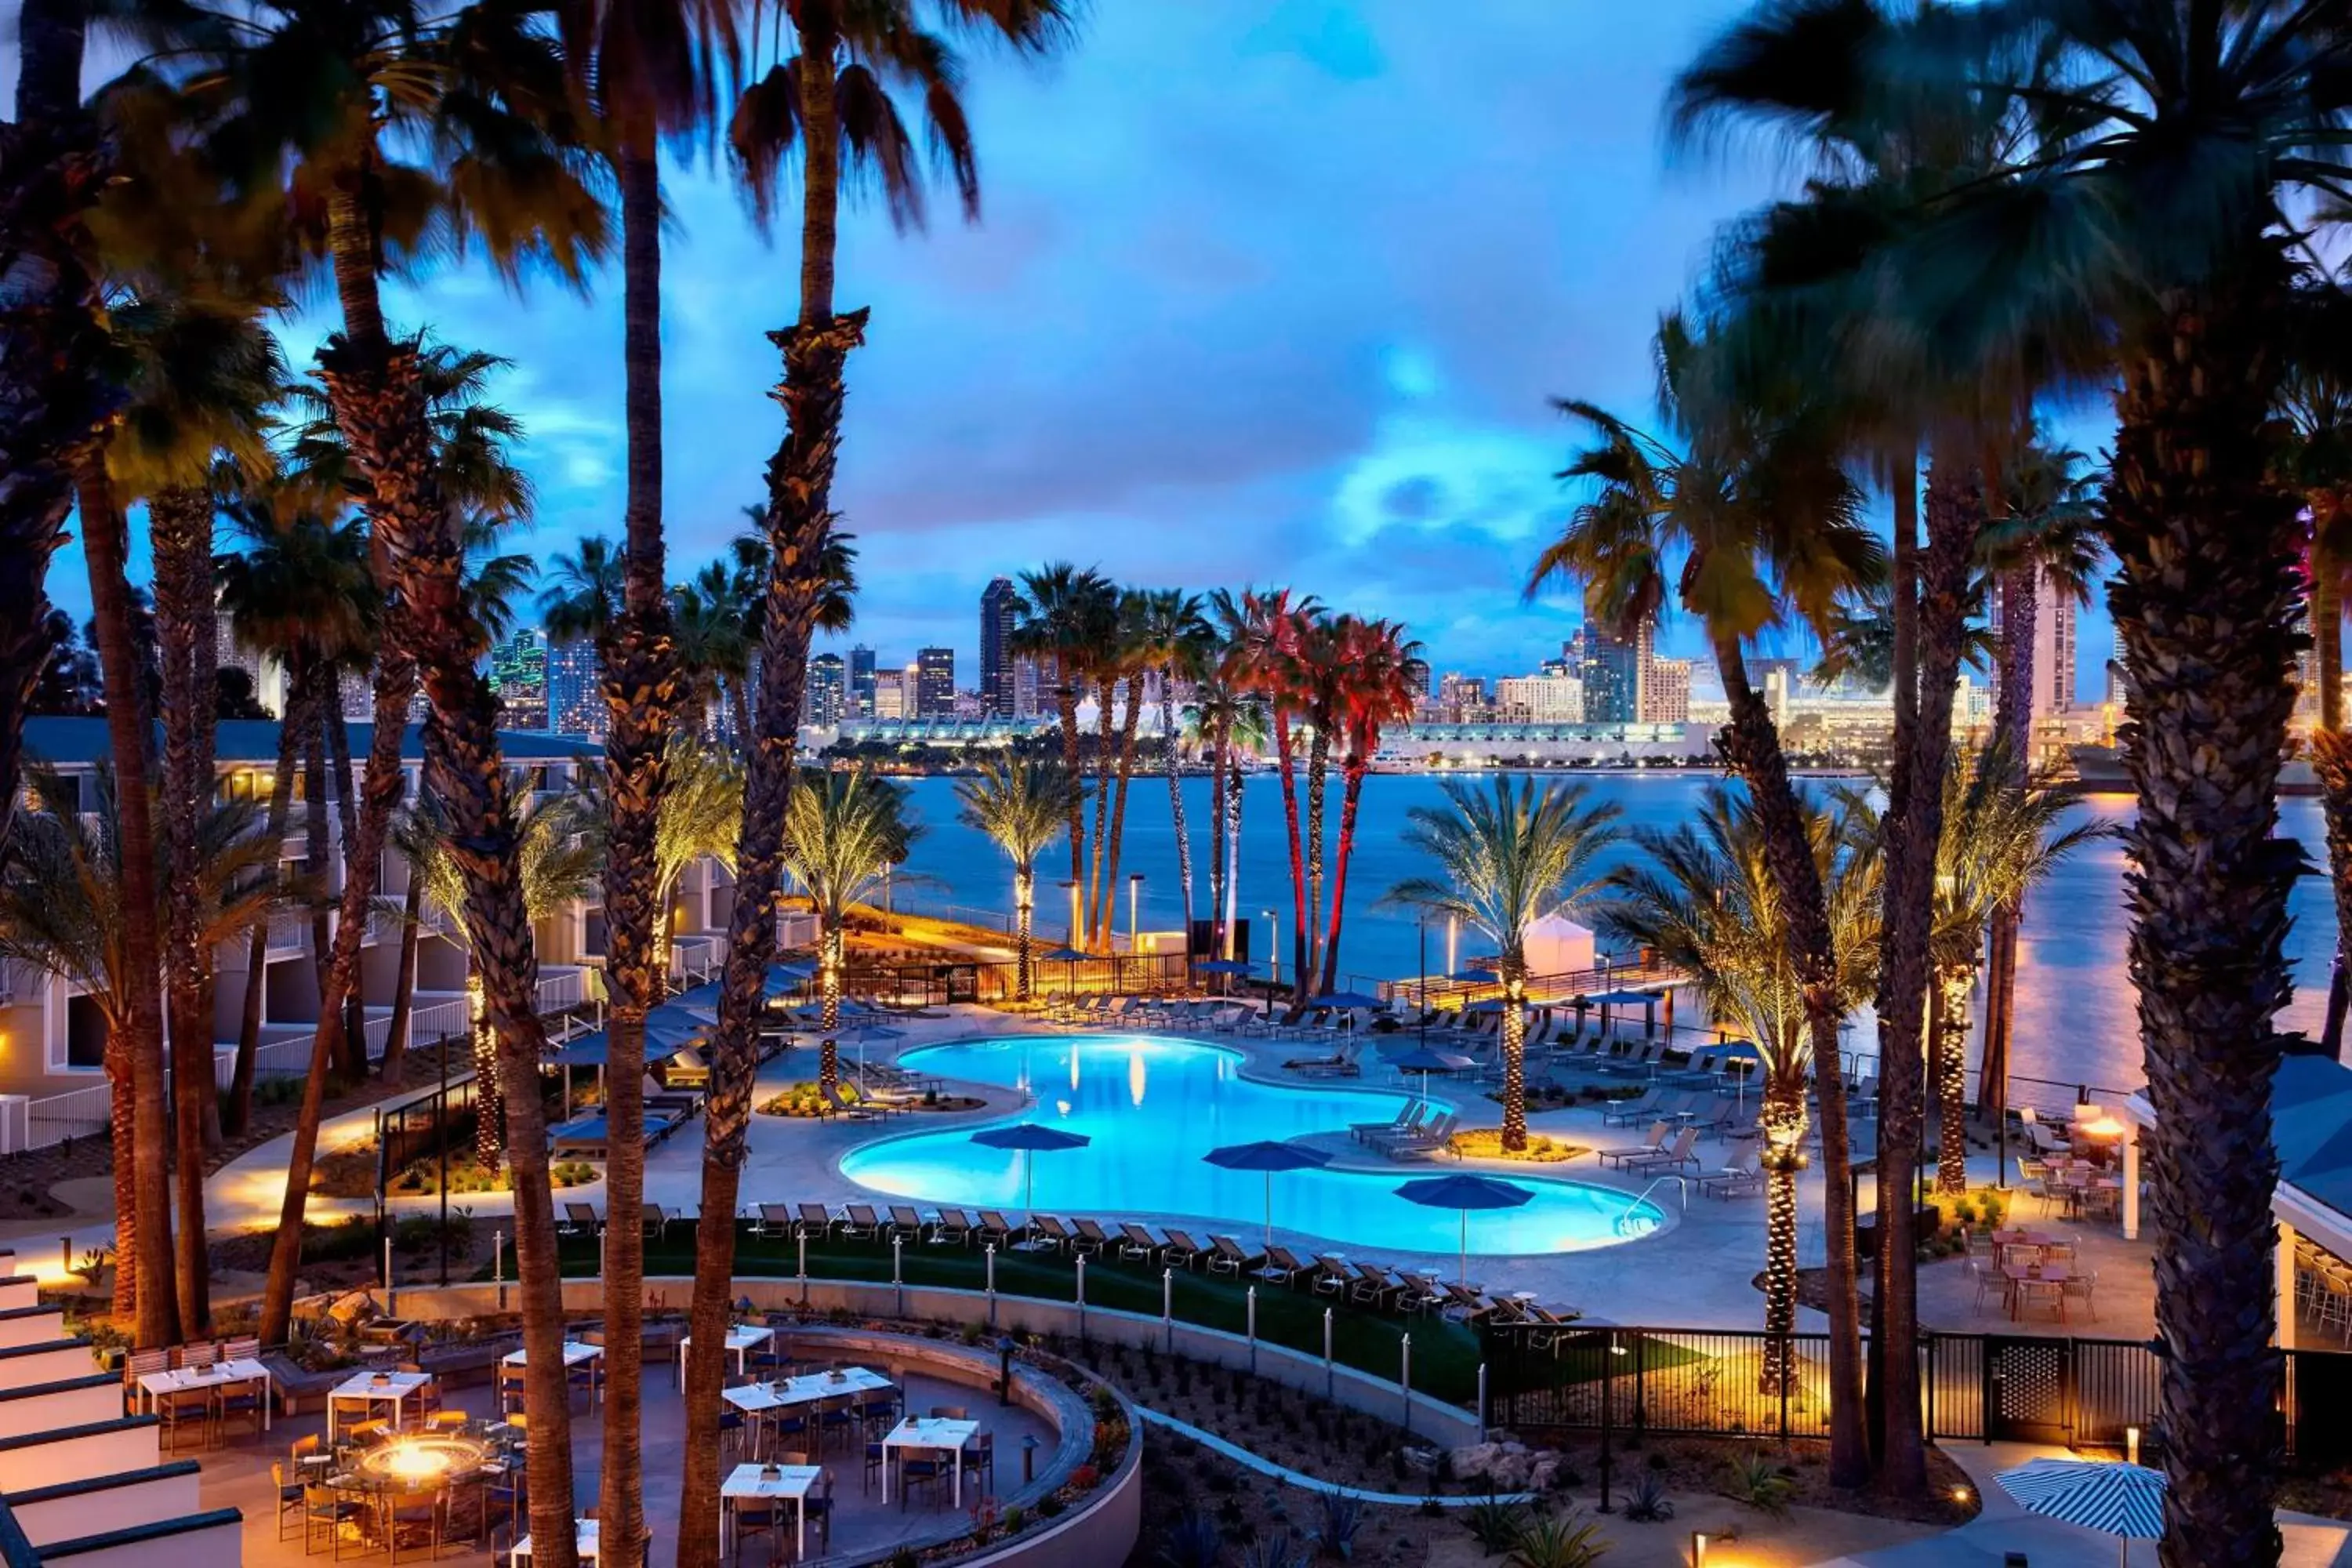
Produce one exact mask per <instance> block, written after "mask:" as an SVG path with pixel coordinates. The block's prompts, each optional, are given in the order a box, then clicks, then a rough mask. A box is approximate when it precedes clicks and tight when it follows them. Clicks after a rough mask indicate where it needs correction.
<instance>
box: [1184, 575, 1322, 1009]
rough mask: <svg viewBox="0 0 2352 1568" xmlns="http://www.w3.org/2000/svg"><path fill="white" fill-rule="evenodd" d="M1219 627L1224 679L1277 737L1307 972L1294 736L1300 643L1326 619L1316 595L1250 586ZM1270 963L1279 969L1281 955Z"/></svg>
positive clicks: (1222, 604) (1294, 924)
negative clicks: (1261, 711) (1257, 706)
mask: <svg viewBox="0 0 2352 1568" xmlns="http://www.w3.org/2000/svg"><path fill="white" fill-rule="evenodd" d="M1210 602H1211V605H1212V607H1213V611H1214V613H1215V616H1216V619H1217V623H1218V629H1219V631H1220V632H1221V633H1222V634H1223V637H1224V642H1225V657H1224V659H1223V674H1224V675H1225V678H1226V679H1229V680H1231V681H1234V683H1235V684H1237V685H1239V686H1240V687H1241V688H1242V689H1244V690H1245V691H1247V692H1249V693H1250V694H1251V695H1252V696H1254V697H1255V698H1256V699H1257V700H1259V702H1260V703H1261V704H1263V705H1264V707H1265V712H1266V716H1267V717H1268V719H1270V720H1271V721H1272V723H1273V731H1274V757H1275V765H1276V768H1277V769H1278V770H1279V772H1280V777H1281V781H1282V816H1283V827H1284V831H1285V832H1286V834H1287V836H1288V839H1289V845H1290V911H1291V936H1290V953H1291V973H1292V974H1293V976H1294V977H1297V976H1299V975H1304V974H1305V973H1307V941H1308V936H1307V925H1308V923H1309V920H1310V916H1309V912H1308V908H1307V849H1306V841H1305V839H1304V838H1303V837H1301V835H1300V833H1299V823H1298V753H1297V744H1296V739H1295V737H1294V735H1293V733H1292V731H1291V721H1292V719H1293V718H1294V717H1295V715H1296V712H1297V692H1298V685H1299V683H1298V679H1297V655H1298V644H1299V640H1300V638H1301V637H1302V636H1303V635H1304V633H1305V630H1306V628H1307V626H1311V625H1312V624H1313V623H1314V622H1315V621H1316V620H1317V619H1318V617H1320V616H1321V615H1322V614H1323V606H1322V605H1321V604H1320V603H1318V601H1317V600H1316V599H1315V597H1314V596H1313V595H1301V596H1300V597H1299V598H1298V599H1297V600H1296V601H1294V600H1293V599H1292V598H1291V596H1290V590H1289V589H1287V588H1269V589H1267V590H1265V591H1264V592H1263V593H1261V592H1259V591H1257V590H1255V589H1251V588H1244V589H1243V590H1242V591H1241V592H1240V593H1239V594H1237V595H1236V594H1231V593H1227V592H1225V591H1224V590H1223V589H1220V590H1218V592H1217V593H1216V594H1215V595H1213V598H1212V599H1211V601H1210ZM1267 957H1268V958H1269V959H1270V960H1272V961H1273V962H1275V963H1280V962H1281V960H1280V957H1279V955H1277V954H1273V953H1269V954H1267Z"/></svg>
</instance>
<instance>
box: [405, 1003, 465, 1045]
mask: <svg viewBox="0 0 2352 1568" xmlns="http://www.w3.org/2000/svg"><path fill="white" fill-rule="evenodd" d="M466 1013H467V1008H466V999H465V998H464V997H463V996H452V997H450V998H449V999H448V1000H447V1001H446V1002H435V1003H432V1004H430V1005H426V1006H423V1007H419V1008H417V1009H416V1010H415V1012H413V1013H411V1014H410V1015H409V1016H408V1043H409V1044H410V1045H412V1046H414V1045H416V1044H418V1043H419V1042H421V1041H425V1040H437V1039H439V1038H440V1037H442V1036H444V1035H462V1034H464V1033H465V1032H466V1026H467V1016H466Z"/></svg>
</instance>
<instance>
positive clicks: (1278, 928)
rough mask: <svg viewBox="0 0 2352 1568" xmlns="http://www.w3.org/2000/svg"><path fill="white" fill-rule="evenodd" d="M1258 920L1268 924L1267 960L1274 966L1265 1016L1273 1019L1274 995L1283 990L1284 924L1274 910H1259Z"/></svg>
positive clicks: (1267, 990) (1266, 993)
mask: <svg viewBox="0 0 2352 1568" xmlns="http://www.w3.org/2000/svg"><path fill="white" fill-rule="evenodd" d="M1258 918H1259V919H1261V920H1263V921H1265V922H1266V925H1265V932H1266V935H1265V960H1266V962H1267V963H1270V964H1272V965H1273V966H1274V980H1273V983H1272V984H1269V985H1267V986H1266V988H1265V1016H1267V1017H1269V1018H1271V1017H1273V1016H1274V994H1275V993H1276V992H1277V991H1279V990H1281V989H1282V922H1281V921H1278V920H1276V918H1275V915H1274V911H1273V910H1258Z"/></svg>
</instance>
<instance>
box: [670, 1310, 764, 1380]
mask: <svg viewBox="0 0 2352 1568" xmlns="http://www.w3.org/2000/svg"><path fill="white" fill-rule="evenodd" d="M775 1341H776V1331H775V1330H773V1329H770V1328H763V1327H761V1325H760V1324H757V1323H730V1324H729V1325H728V1328H727V1348H728V1350H729V1351H730V1352H732V1353H733V1355H734V1357H735V1375H736V1376H738V1377H741V1376H742V1375H743V1372H744V1363H743V1358H744V1357H745V1356H746V1355H749V1354H750V1353H751V1352H753V1351H755V1350H758V1349H760V1348H761V1347H762V1346H765V1345H771V1344H773V1343H775ZM693 1342H694V1336H693V1335H692V1334H688V1335H687V1336H686V1337H684V1338H683V1339H681V1340H679V1341H678V1342H677V1376H678V1382H679V1383H680V1384H684V1383H685V1381H686V1348H687V1346H688V1345H690V1344H692V1343H693Z"/></svg>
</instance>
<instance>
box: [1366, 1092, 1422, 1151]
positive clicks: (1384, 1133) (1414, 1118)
mask: <svg viewBox="0 0 2352 1568" xmlns="http://www.w3.org/2000/svg"><path fill="white" fill-rule="evenodd" d="M1428 1114H1429V1101H1427V1100H1412V1101H1410V1102H1409V1103H1407V1104H1406V1105H1405V1107H1404V1108H1403V1109H1402V1110H1399V1111H1398V1112H1397V1113H1396V1115H1395V1116H1394V1117H1392V1118H1391V1120H1389V1121H1351V1122H1349V1124H1348V1136H1349V1137H1350V1138H1353V1139H1354V1140H1355V1141H1356V1142H1359V1143H1366V1142H1370V1141H1371V1140H1372V1139H1374V1138H1376V1137H1402V1136H1403V1135H1404V1134H1405V1133H1408V1132H1411V1131H1412V1130H1413V1129H1414V1128H1416V1127H1418V1126H1420V1125H1421V1122H1422V1119H1423V1117H1425V1116H1427V1115H1428Z"/></svg>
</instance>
